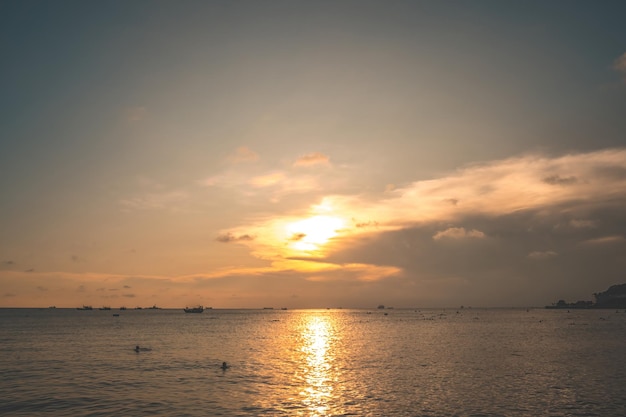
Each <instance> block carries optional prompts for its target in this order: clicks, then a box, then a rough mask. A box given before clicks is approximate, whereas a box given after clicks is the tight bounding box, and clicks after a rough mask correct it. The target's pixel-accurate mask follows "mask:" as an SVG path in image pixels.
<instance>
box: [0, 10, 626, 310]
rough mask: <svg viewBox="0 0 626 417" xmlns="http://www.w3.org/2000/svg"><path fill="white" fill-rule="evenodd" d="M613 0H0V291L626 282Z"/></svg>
mask: <svg viewBox="0 0 626 417" xmlns="http://www.w3.org/2000/svg"><path fill="white" fill-rule="evenodd" d="M624 16H626V6H624V2H622V1H615V2H611V1H602V2H593V1H587V2H584V1H537V2H534V1H523V2H506V1H460V2H455V1H393V0H391V1H374V2H372V1H363V0H359V1H343V0H340V1H295V0H286V1H263V0H259V1H26V0H25V1H21V0H20V1H0V57H1V58H0V167H1V168H0V169H1V174H2V175H1V176H0V307H26V306H34V307H38V306H41V307H46V306H49V305H56V306H57V307H77V306H81V305H83V304H88V305H93V306H94V307H98V306H103V305H107V306H112V307H119V306H127V307H129V308H132V307H135V306H144V307H145V306H151V305H153V304H156V305H158V306H161V307H171V308H179V307H184V306H185V305H194V304H203V305H205V306H212V307H214V308H260V307H266V306H271V307H288V308H313V307H344V308H357V307H367V308H370V307H375V306H377V305H378V304H385V305H388V306H394V307H397V308H399V307H458V306H460V305H465V306H476V307H479V306H483V307H490V306H503V307H508V306H543V305H545V304H550V303H551V302H554V301H556V300H558V299H559V298H564V299H567V300H568V301H576V300H579V299H589V300H591V299H593V296H592V294H593V293H594V292H600V291H603V290H605V289H606V288H607V287H608V286H610V285H613V284H618V283H624V282H626V24H625V22H624Z"/></svg>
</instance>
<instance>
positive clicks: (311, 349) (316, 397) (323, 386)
mask: <svg viewBox="0 0 626 417" xmlns="http://www.w3.org/2000/svg"><path fill="white" fill-rule="evenodd" d="M331 320H332V317H330V316H328V315H309V316H307V317H306V318H305V323H304V326H303V328H302V339H301V340H302V346H301V348H300V349H301V352H302V354H303V356H304V357H303V359H304V363H303V367H304V369H303V372H304V375H303V377H304V384H305V385H304V387H303V389H302V391H301V392H300V395H301V396H302V397H303V400H302V401H303V404H304V405H305V406H306V407H307V409H308V410H309V412H310V414H309V415H310V416H325V415H328V411H329V407H330V403H331V401H332V400H333V386H334V382H335V381H334V378H333V368H332V363H333V362H334V356H333V352H332V349H331V342H332V338H333V325H332V323H331Z"/></svg>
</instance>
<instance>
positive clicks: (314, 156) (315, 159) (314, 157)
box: [293, 152, 330, 167]
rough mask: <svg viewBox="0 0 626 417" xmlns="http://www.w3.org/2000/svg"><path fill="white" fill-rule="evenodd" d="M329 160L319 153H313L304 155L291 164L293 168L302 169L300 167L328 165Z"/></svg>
mask: <svg viewBox="0 0 626 417" xmlns="http://www.w3.org/2000/svg"><path fill="white" fill-rule="evenodd" d="M329 161H330V159H329V158H328V156H327V155H324V154H323V153H320V152H313V153H310V154H306V155H304V156H301V157H300V158H298V159H297V160H296V162H294V163H293V166H294V167H302V166H311V165H320V164H323V165H328V164H329Z"/></svg>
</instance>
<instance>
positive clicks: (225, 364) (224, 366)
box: [222, 362, 229, 371]
mask: <svg viewBox="0 0 626 417" xmlns="http://www.w3.org/2000/svg"><path fill="white" fill-rule="evenodd" d="M227 368H229V366H228V364H227V363H226V362H222V370H223V371H225V370H226V369H227Z"/></svg>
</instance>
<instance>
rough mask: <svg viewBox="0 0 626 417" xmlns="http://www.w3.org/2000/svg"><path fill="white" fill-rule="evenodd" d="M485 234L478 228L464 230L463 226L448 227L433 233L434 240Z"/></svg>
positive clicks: (480, 236)
mask: <svg viewBox="0 0 626 417" xmlns="http://www.w3.org/2000/svg"><path fill="white" fill-rule="evenodd" d="M484 237H485V234H484V233H483V232H481V231H480V230H476V229H472V230H469V231H467V230H465V228H464V227H450V228H448V229H446V230H442V231H441V232H437V233H435V235H434V236H433V239H434V240H440V239H443V238H448V239H464V238H479V239H480V238H484Z"/></svg>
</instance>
